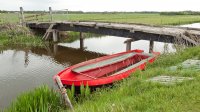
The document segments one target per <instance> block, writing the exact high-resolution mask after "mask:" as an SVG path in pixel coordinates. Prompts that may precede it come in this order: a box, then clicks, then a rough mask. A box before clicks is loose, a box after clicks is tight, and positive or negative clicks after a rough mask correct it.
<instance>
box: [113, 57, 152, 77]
mask: <svg viewBox="0 0 200 112" xmlns="http://www.w3.org/2000/svg"><path fill="white" fill-rule="evenodd" d="M151 58H152V57H149V58H147V59H144V60H142V61H139V62H138V63H135V64H133V65H131V66H129V67H126V68H124V69H122V70H120V71H118V72H116V73H114V74H112V75H110V76H114V75H117V74H121V73H123V72H126V71H128V70H131V69H133V68H136V67H137V66H139V65H141V64H143V63H144V62H147V61H148V60H150V59H151Z"/></svg>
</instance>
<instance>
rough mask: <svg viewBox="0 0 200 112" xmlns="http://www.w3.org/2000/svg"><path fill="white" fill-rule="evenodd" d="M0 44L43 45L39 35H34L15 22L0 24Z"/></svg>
mask: <svg viewBox="0 0 200 112" xmlns="http://www.w3.org/2000/svg"><path fill="white" fill-rule="evenodd" d="M0 45H1V46H9V45H23V46H41V47H42V46H43V45H44V42H43V41H42V39H41V37H39V36H35V35H33V34H32V32H31V31H30V30H29V29H28V28H25V27H21V26H17V25H15V24H3V25H0Z"/></svg>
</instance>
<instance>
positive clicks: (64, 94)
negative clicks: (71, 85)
mask: <svg viewBox="0 0 200 112" xmlns="http://www.w3.org/2000/svg"><path fill="white" fill-rule="evenodd" d="M56 83H57V85H58V87H59V89H60V91H61V92H62V96H63V98H64V100H65V105H66V106H69V108H70V109H71V110H72V111H73V106H72V104H71V102H70V100H69V97H68V95H67V93H66V89H65V87H64V86H63V84H62V82H61V80H60V77H59V76H56Z"/></svg>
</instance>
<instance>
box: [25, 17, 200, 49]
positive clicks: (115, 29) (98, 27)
mask: <svg viewBox="0 0 200 112" xmlns="http://www.w3.org/2000/svg"><path fill="white" fill-rule="evenodd" d="M26 26H27V27H29V28H31V29H41V30H42V29H43V30H46V31H47V32H46V35H45V36H44V39H45V38H46V39H48V38H49V33H51V32H52V33H53V37H52V38H53V40H54V41H57V40H58V39H57V38H58V37H57V35H58V34H57V33H59V31H75V32H81V33H82V32H86V33H97V34H102V35H112V36H119V37H125V38H130V39H129V40H127V41H126V43H129V45H127V46H130V43H131V41H136V40H150V45H151V46H153V41H158V42H166V43H178V44H180V43H181V44H186V45H200V29H194V28H182V27H169V26H150V25H140V24H128V23H109V22H86V21H85V22H69V21H67V22H28V23H26ZM80 38H82V36H80ZM129 48H130V47H129ZM129 48H127V50H128V49H129Z"/></svg>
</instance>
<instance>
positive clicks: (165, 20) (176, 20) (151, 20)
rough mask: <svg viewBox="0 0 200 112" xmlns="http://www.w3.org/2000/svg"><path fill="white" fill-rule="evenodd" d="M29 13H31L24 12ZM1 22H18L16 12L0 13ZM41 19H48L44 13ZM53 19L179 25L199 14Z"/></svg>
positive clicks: (93, 15) (57, 16) (56, 17)
mask: <svg viewBox="0 0 200 112" xmlns="http://www.w3.org/2000/svg"><path fill="white" fill-rule="evenodd" d="M25 15H31V14H25ZM0 18H1V20H0V21H1V22H0V23H3V22H10V23H16V22H19V19H18V15H17V14H13V13H10V14H4V13H2V14H0ZM43 20H46V21H48V20H49V16H48V15H46V16H45V17H44V18H43ZM53 20H55V21H67V20H70V21H108V22H125V23H140V24H152V25H180V24H190V23H196V22H200V16H199V15H162V14H160V13H105V14H103V13H85V14H55V13H54V14H53Z"/></svg>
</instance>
